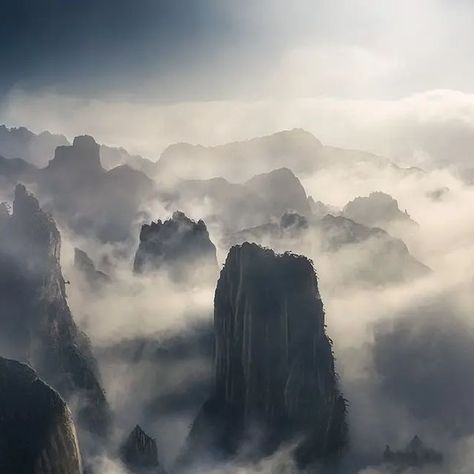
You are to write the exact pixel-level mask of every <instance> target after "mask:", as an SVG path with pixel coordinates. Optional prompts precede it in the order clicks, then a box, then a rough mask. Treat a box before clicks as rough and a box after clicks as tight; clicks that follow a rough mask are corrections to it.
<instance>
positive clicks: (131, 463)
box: [120, 425, 164, 474]
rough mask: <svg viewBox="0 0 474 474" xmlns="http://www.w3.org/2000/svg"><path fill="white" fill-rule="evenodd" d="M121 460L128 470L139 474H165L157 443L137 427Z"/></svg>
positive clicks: (125, 445) (123, 450)
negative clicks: (159, 459)
mask: <svg viewBox="0 0 474 474" xmlns="http://www.w3.org/2000/svg"><path fill="white" fill-rule="evenodd" d="M120 454H121V458H122V461H123V463H124V464H125V465H126V466H127V468H128V469H129V470H130V471H131V472H133V473H137V474H164V471H163V469H162V468H161V466H160V463H159V461H158V449H157V447H156V441H155V440H154V439H153V438H150V436H148V435H147V434H146V433H145V432H144V431H143V429H142V428H141V427H140V426H139V425H137V426H135V428H134V429H133V430H132V432H131V433H130V434H129V436H128V438H127V440H126V441H125V443H124V444H123V446H122V449H121V453H120Z"/></svg>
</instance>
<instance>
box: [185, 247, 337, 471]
mask: <svg viewBox="0 0 474 474" xmlns="http://www.w3.org/2000/svg"><path fill="white" fill-rule="evenodd" d="M214 304H215V306H214V328H215V337H216V357H215V389H214V391H213V393H212V395H211V396H210V398H209V399H208V400H207V402H206V403H205V404H204V405H203V407H202V409H201V411H200V413H199V414H198V416H197V418H196V420H195V422H194V424H193V427H192V429H191V432H190V436H189V439H188V446H187V448H186V451H185V452H184V455H183V459H182V462H183V464H186V463H188V462H190V461H191V460H193V461H196V459H200V458H206V456H209V454H210V453H211V455H212V456H217V457H219V456H220V457H221V458H222V459H226V458H229V457H233V456H237V455H239V454H242V453H244V452H245V453H246V454H247V455H248V456H250V457H252V458H255V457H256V458H258V457H261V456H263V455H267V454H269V453H272V452H274V451H275V450H276V449H277V448H278V447H279V446H280V445H281V444H282V443H284V442H295V443H296V448H295V451H294V456H295V458H296V461H297V462H298V464H299V465H301V466H305V465H308V464H310V463H312V462H315V461H318V460H325V459H328V457H331V455H334V454H336V453H337V452H338V451H339V450H341V449H342V448H343V447H344V445H345V443H346V420H345V417H346V406H345V400H344V398H343V396H342V394H341V392H340V391H339V388H338V383H337V378H336V374H335V369H334V357H333V353H332V348H331V341H330V339H329V338H328V336H327V335H326V333H325V324H324V309H323V304H322V301H321V298H320V295H319V291H318V283H317V278H316V274H315V271H314V268H313V265H312V263H311V262H310V261H309V260H308V259H307V258H305V257H303V256H298V255H294V254H289V253H287V254H283V255H277V254H275V253H274V252H273V251H272V250H269V249H264V248H262V247H260V246H258V245H256V244H249V243H244V244H243V245H241V246H235V247H233V248H231V250H230V252H229V254H228V256H227V260H226V263H225V265H224V268H223V270H222V272H221V275H220V278H219V282H218V285H217V289H216V292H215V299H214Z"/></svg>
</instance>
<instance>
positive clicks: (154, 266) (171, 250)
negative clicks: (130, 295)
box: [133, 211, 217, 281]
mask: <svg viewBox="0 0 474 474" xmlns="http://www.w3.org/2000/svg"><path fill="white" fill-rule="evenodd" d="M133 269H134V271H135V273H147V272H153V271H156V270H159V269H161V270H165V271H167V272H168V273H169V274H170V276H171V277H172V278H173V279H175V280H178V281H181V280H184V279H187V278H188V277H190V276H192V274H193V273H197V274H198V275H199V278H215V277H216V276H217V257H216V247H215V246H214V244H213V243H212V242H211V240H210V238H209V232H208V231H207V228H206V224H205V223H204V221H202V220H199V221H198V222H195V221H193V220H191V219H189V218H188V217H186V215H185V214H184V213H183V212H179V211H176V212H174V213H173V216H172V217H171V219H168V220H166V221H164V222H162V221H161V220H158V221H157V222H152V223H151V224H145V225H143V226H142V228H141V231H140V244H139V247H138V250H137V252H136V255H135V261H134V264H133Z"/></svg>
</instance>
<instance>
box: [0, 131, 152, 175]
mask: <svg viewBox="0 0 474 474" xmlns="http://www.w3.org/2000/svg"><path fill="white" fill-rule="evenodd" d="M63 145H70V142H69V140H68V139H67V138H66V137H65V136H64V135H59V134H54V133H51V132H47V131H46V132H42V133H40V134H36V133H34V132H32V131H31V130H28V129H27V128H26V127H18V128H15V127H12V128H8V127H6V126H5V125H0V155H3V156H5V157H6V158H21V159H23V160H24V161H26V162H28V163H30V164H32V165H34V166H36V167H38V168H42V167H44V166H46V165H47V164H48V162H49V160H50V159H51V157H52V156H54V151H55V150H56V148H57V147H58V146H63ZM100 161H101V164H102V166H103V167H104V168H105V169H106V170H109V169H112V168H115V167H117V166H121V165H127V166H129V167H130V168H133V169H136V170H138V171H142V172H144V173H146V174H149V175H150V176H152V175H153V174H154V173H155V167H156V163H155V162H154V161H151V160H148V159H147V158H143V157H142V156H140V155H134V154H131V153H129V152H128V151H127V150H126V149H125V148H123V147H113V146H108V145H100Z"/></svg>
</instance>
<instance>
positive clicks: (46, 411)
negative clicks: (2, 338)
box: [0, 357, 82, 474]
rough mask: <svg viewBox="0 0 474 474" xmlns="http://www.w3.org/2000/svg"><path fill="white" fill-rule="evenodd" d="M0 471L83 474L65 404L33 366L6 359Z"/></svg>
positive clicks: (0, 377) (1, 374)
mask: <svg viewBox="0 0 474 474" xmlns="http://www.w3.org/2000/svg"><path fill="white" fill-rule="evenodd" d="M0 472H2V473H5V474H7V473H11V474H13V473H14V474H82V468H81V457H80V453H79V447H78V442H77V437H76V431H75V427H74V423H73V421H72V418H71V413H70V412H69V409H68V407H67V406H66V403H65V402H64V401H63V400H62V398H61V397H60V396H59V395H58V393H57V392H55V391H54V390H53V389H52V388H51V387H49V386H48V385H46V384H45V383H44V382H43V381H41V380H40V379H39V378H38V376H37V375H36V373H35V372H34V371H33V370H32V369H31V368H30V367H28V366H26V365H24V364H21V363H19V362H17V361H14V360H8V359H4V358H1V357H0Z"/></svg>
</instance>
